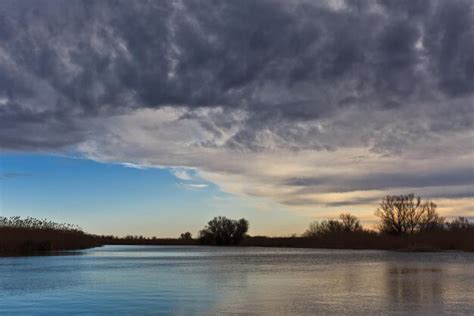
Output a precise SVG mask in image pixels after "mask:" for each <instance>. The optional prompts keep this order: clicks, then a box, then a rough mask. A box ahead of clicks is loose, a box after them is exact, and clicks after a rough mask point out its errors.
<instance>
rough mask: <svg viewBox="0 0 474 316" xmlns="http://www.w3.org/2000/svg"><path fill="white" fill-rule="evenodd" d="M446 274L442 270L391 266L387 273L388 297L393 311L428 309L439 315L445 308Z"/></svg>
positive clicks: (426, 311) (424, 267)
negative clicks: (444, 285)
mask: <svg viewBox="0 0 474 316" xmlns="http://www.w3.org/2000/svg"><path fill="white" fill-rule="evenodd" d="M443 279H444V273H443V270H442V269H441V268H434V267H426V266H423V267H421V266H416V265H415V266H413V265H410V266H399V265H395V266H393V265H391V266H389V267H388V271H387V273H386V280H387V288H386V291H387V292H386V297H387V300H388V303H389V304H390V305H391V308H390V309H391V310H397V309H403V310H405V311H408V310H411V311H413V310H420V311H423V312H424V313H428V312H429V310H427V308H431V309H433V313H435V314H438V313H439V312H440V308H442V307H443V304H444V301H443V293H444V287H443V284H444V280H443Z"/></svg>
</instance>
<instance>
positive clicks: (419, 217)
mask: <svg viewBox="0 0 474 316" xmlns="http://www.w3.org/2000/svg"><path fill="white" fill-rule="evenodd" d="M375 215H376V216H378V217H379V219H380V223H379V226H378V230H368V229H364V228H363V227H362V225H361V224H360V222H359V220H358V219H357V218H356V217H355V216H353V215H351V214H348V213H343V214H341V215H340V216H339V219H328V220H324V221H321V222H317V221H316V222H313V223H311V224H310V225H309V227H308V229H307V231H306V232H304V233H303V234H302V235H300V236H296V235H293V236H289V237H267V236H248V235H247V231H248V227H249V223H248V221H247V220H245V219H240V220H232V219H228V218H226V217H216V218H214V219H213V220H211V221H209V222H208V224H207V225H206V226H205V227H204V229H203V230H201V231H200V232H199V236H198V238H192V235H191V233H189V232H185V233H182V234H181V235H180V237H179V238H156V237H151V238H150V237H143V236H125V237H116V236H110V235H109V236H105V235H94V234H88V233H85V232H84V231H83V230H82V229H81V228H80V227H78V226H75V225H71V224H62V223H55V222H52V221H48V220H44V219H35V218H31V217H27V218H24V219H22V218H20V217H18V216H14V217H10V218H6V217H0V255H1V256H8V255H29V254H48V253H51V252H54V251H62V250H79V249H86V248H92V247H98V246H103V245H170V246H172V245H221V246H242V247H294V248H323V249H374V250H398V251H445V250H457V251H474V223H472V222H470V221H468V220H467V219H466V218H463V217H459V218H456V219H453V220H451V221H446V220H445V219H444V218H442V217H440V216H439V214H438V213H437V212H436V205H435V204H434V203H433V202H431V201H422V200H421V198H419V197H417V198H415V196H414V195H413V194H408V195H399V196H387V197H385V198H384V199H383V200H382V202H381V203H380V206H379V208H378V209H377V211H376V212H375Z"/></svg>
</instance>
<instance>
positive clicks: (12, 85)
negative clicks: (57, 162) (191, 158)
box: [0, 0, 474, 151]
mask: <svg viewBox="0 0 474 316" xmlns="http://www.w3.org/2000/svg"><path fill="white" fill-rule="evenodd" d="M473 26H474V23H473V2H472V1H469V0H466V1H439V2H438V1H348V2H347V4H346V6H345V7H342V8H339V9H334V8H332V7H330V6H329V5H324V4H323V2H320V1H294V2H291V1H277V0H275V1H265V0H262V1H250V0H248V1H182V2H179V1H100V2H92V1H74V2H71V1H53V0H51V1H2V3H1V4H0V29H1V31H0V70H1V72H0V98H2V105H0V145H1V147H3V148H9V149H26V150H34V149H52V148H62V147H64V146H67V145H74V144H76V143H78V142H80V141H83V140H84V139H87V137H88V136H89V125H88V120H90V119H92V118H95V117H101V116H109V115H115V114H118V113H127V112H129V111H133V110H136V109H138V108H159V107H163V106H180V107H186V108H188V109H189V110H190V111H193V110H195V109H197V108H201V107H223V108H224V109H229V110H236V109H237V110H239V109H240V110H243V111H245V112H246V113H247V118H246V120H245V122H244V124H245V128H243V129H242V130H241V131H239V132H238V133H236V134H235V135H234V137H232V138H231V139H229V140H228V141H227V143H226V144H225V146H228V147H229V148H239V149H247V150H260V149H262V148H263V149H264V148H265V144H261V143H260V141H259V139H258V132H259V131H261V130H264V129H269V130H270V131H272V132H273V133H275V134H277V135H278V136H279V137H280V138H281V139H283V140H284V141H286V143H287V144H286V146H288V147H289V148H294V149H298V148H309V149H317V150H320V149H333V148H335V147H337V146H338V145H337V144H333V143H332V142H331V140H330V139H329V140H326V141H324V142H322V141H319V140H318V137H319V135H318V133H317V132H315V131H313V132H314V133H313V134H311V135H310V134H307V135H306V138H305V136H304V135H302V134H301V133H300V131H293V130H291V129H289V128H286V127H285V128H281V126H284V125H285V124H293V123H297V122H305V121H308V120H314V119H328V118H329V119H330V118H332V117H333V116H334V115H335V113H337V112H338V111H339V110H344V109H348V108H352V107H355V108H357V109H359V110H360V111H364V112H367V113H370V112H371V111H374V110H387V111H394V113H401V112H402V111H403V110H404V109H406V108H410V107H417V106H418V104H426V103H429V104H433V105H432V106H437V107H439V111H441V112H442V110H444V109H451V105H452V104H455V105H456V106H457V107H458V108H460V109H464V110H462V111H460V112H463V111H464V112H465V111H467V114H468V115H467V116H466V115H464V114H462V113H461V114H459V112H456V111H445V115H444V116H443V117H442V118H440V117H434V118H433V117H427V118H426V119H427V120H428V125H430V127H429V128H427V129H425V130H416V131H415V132H413V134H410V135H408V136H415V137H420V134H427V133H428V134H429V133H432V132H438V133H442V132H445V131H449V130H450V128H460V127H461V128H470V127H471V125H470V123H469V122H471V121H472V120H471V118H470V115H469V113H470V111H471V110H472V98H471V97H470V96H471V95H472V93H473V92H474V80H473V79H474V32H473ZM458 97H464V99H463V100H464V101H458V102H457V103H452V100H454V98H458ZM433 100H435V101H437V102H434V103H431V101H433ZM440 100H441V101H440ZM424 106H426V107H427V111H433V110H432V109H431V108H429V107H430V106H427V105H424ZM420 107H422V106H420ZM466 109H467V110H466ZM190 115H192V112H191V114H190ZM201 122H202V125H203V126H204V127H206V126H208V127H209V128H210V131H211V132H216V133H219V131H218V130H217V129H216V126H215V124H219V122H217V123H215V124H209V122H206V120H205V119H203V120H201ZM403 122H404V118H403V117H402V118H401V119H400V123H399V124H400V126H399V128H394V129H391V130H389V131H387V130H382V131H380V132H379V133H375V134H368V136H367V135H366V136H365V137H366V138H367V137H369V138H373V140H372V141H367V140H362V142H364V141H365V142H369V143H371V144H372V145H373V146H374V150H381V151H384V150H386V149H387V148H390V147H400V146H403V144H404V142H405V139H406V137H405V136H406V135H404V134H400V132H399V130H402V129H403V130H405V126H403ZM359 123H360V124H359V125H367V124H368V122H365V121H361V122H359ZM222 124H229V122H225V120H224V121H223V122H222ZM369 124H372V123H370V122H369ZM439 126H443V130H442V131H440V130H439V128H438V130H436V128H437V127H439ZM217 127H219V126H217ZM309 138H310V139H309ZM209 145H210V146H212V144H209Z"/></svg>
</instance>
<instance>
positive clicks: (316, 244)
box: [0, 230, 474, 257]
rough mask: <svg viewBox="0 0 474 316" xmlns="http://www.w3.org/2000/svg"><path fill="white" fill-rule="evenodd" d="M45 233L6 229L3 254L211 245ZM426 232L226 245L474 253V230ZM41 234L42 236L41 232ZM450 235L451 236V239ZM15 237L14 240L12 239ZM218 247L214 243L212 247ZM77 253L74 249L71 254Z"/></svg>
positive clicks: (256, 239)
mask: <svg viewBox="0 0 474 316" xmlns="http://www.w3.org/2000/svg"><path fill="white" fill-rule="evenodd" d="M40 233H41V234H42V235H43V236H44V233H45V232H34V231H29V232H24V231H23V232H21V231H20V230H17V231H15V232H14V231H12V230H11V231H10V232H9V235H10V237H12V236H13V235H22V236H23V239H24V240H22V241H18V242H17V243H16V244H14V245H13V244H11V245H10V247H6V245H5V238H3V237H5V231H0V236H1V237H2V238H1V241H0V249H1V251H0V256H1V257H11V256H44V255H55V253H56V252H60V254H61V255H64V254H65V252H63V251H74V250H78V251H79V250H84V249H90V248H95V247H101V246H106V245H135V246H209V245H201V244H200V243H199V240H197V239H191V240H182V239H178V238H160V239H158V238H155V239H151V238H142V239H126V238H115V237H114V238H111V237H106V236H97V235H90V234H84V233H83V234H65V233H64V232H63V233H57V234H55V233H54V232H49V240H45V239H44V237H38V238H37V239H36V241H35V239H33V238H34V237H35V236H34V235H35V234H37V235H38V234H40ZM442 235H443V234H440V233H437V234H423V235H414V236H385V235H379V234H367V233H347V234H344V233H340V234H334V235H328V236H322V237H319V238H309V237H266V236H254V237H252V236H247V237H245V238H244V239H243V241H242V242H241V243H240V244H239V245H233V246H224V247H269V248H301V249H334V250H342V249H347V250H386V251H402V252H444V251H461V252H474V242H472V241H473V240H474V233H473V232H469V234H467V233H466V234H457V235H456V236H454V234H453V233H450V234H449V235H450V236H448V234H446V236H442ZM38 236H40V235H38ZM448 237H449V238H448ZM10 240H11V239H10ZM212 247H214V246H212ZM72 254H74V253H73V252H72V253H71V255H72Z"/></svg>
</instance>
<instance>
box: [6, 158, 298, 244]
mask: <svg viewBox="0 0 474 316" xmlns="http://www.w3.org/2000/svg"><path fill="white" fill-rule="evenodd" d="M175 174H177V175H178V177H179V178H178V177H177V176H175ZM0 175H1V177H0V214H1V215H2V216H13V215H19V216H33V217H40V218H48V219H52V220H55V221H64V222H69V223H74V224H78V225H79V226H81V227H83V228H84V229H85V230H87V231H89V232H93V233H99V234H114V235H126V234H138V235H148V236H160V237H175V236H177V235H179V233H181V232H183V231H187V230H189V231H191V232H192V233H193V234H196V233H197V231H198V230H199V229H201V228H202V227H203V226H204V225H205V223H206V222H207V221H208V220H209V219H211V218H212V217H213V216H217V215H223V216H227V217H231V218H240V217H245V218H248V219H250V220H251V224H255V226H253V227H251V228H252V229H251V231H250V232H251V233H254V234H258V233H269V234H279V233H280V234H285V233H287V232H288V230H289V229H290V228H291V227H295V228H296V229H297V228H298V226H299V225H298V222H297V221H295V217H294V215H292V214H291V213H289V212H288V211H285V210H278V207H276V209H274V210H273V211H272V216H271V221H272V223H271V225H269V223H265V218H266V217H267V216H268V213H267V214H266V212H265V211H258V210H257V212H255V207H254V205H253V204H252V200H248V199H242V198H238V197H235V196H233V195H231V194H227V193H224V192H222V191H220V190H219V188H218V187H217V186H216V185H215V184H213V183H210V182H207V181H204V180H203V179H201V178H199V176H197V175H196V174H195V172H194V171H192V170H189V169H186V170H185V169H173V168H144V169H140V168H135V167H130V166H127V165H123V164H112V163H102V162H96V161H92V160H88V159H82V158H70V157H65V156H55V155H39V154H4V155H2V156H1V157H0ZM180 178H184V180H183V179H180ZM193 185H197V187H195V186H193ZM255 201H256V200H253V202H255ZM291 224H292V225H291ZM295 224H296V226H295ZM299 224H300V225H301V224H306V223H304V222H303V221H300V223H299ZM256 226H260V228H258V227H256ZM282 228H284V229H285V230H284V232H280V231H279V230H280V229H282ZM295 232H296V231H295Z"/></svg>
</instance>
